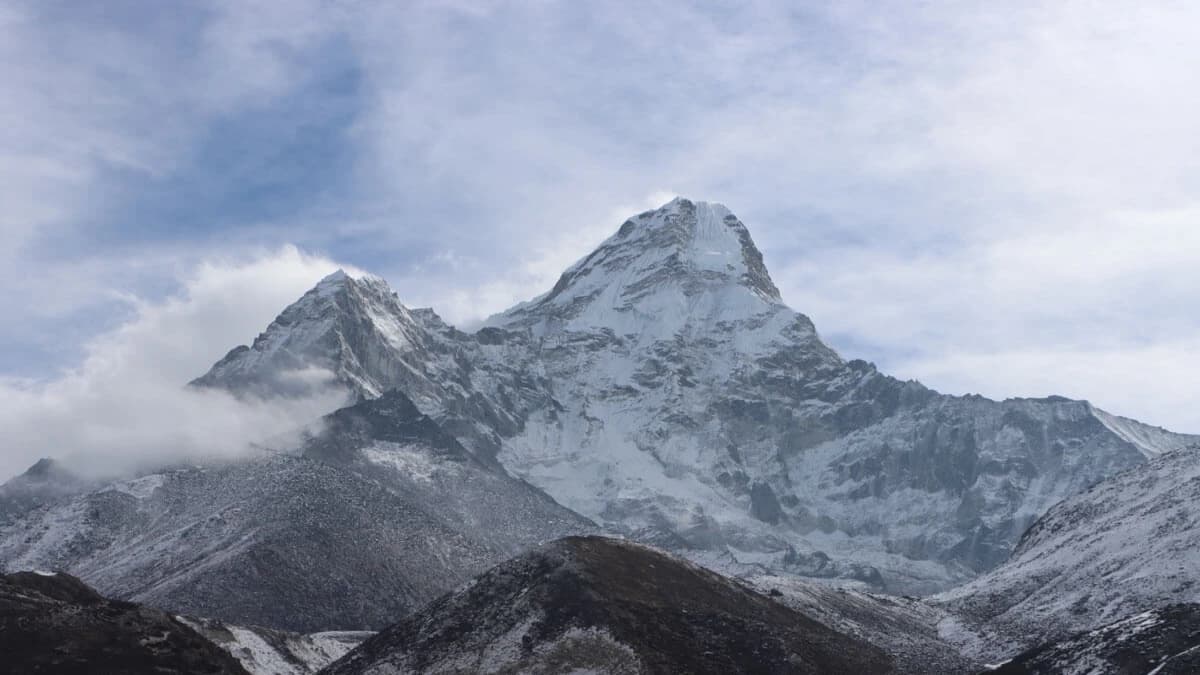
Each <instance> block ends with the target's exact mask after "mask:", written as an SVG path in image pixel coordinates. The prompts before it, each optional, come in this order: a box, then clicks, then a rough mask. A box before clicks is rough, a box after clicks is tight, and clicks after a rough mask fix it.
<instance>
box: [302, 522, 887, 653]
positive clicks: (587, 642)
mask: <svg viewBox="0 0 1200 675" xmlns="http://www.w3.org/2000/svg"><path fill="white" fill-rule="evenodd" d="M892 669H893V664H892V662H891V660H890V659H889V657H888V656H887V655H886V654H884V653H883V652H882V651H881V650H879V649H877V648H875V647H872V646H870V645H869V644H866V643H864V642H860V641H858V640H856V639H854V638H850V637H847V636H845V635H842V634H839V633H837V632H835V631H833V630H830V629H829V628H826V627H825V626H823V625H821V624H819V623H817V622H815V621H813V620H812V619H809V618H808V617H806V616H804V615H802V614H800V613H797V612H795V611H793V610H791V609H788V608H787V607H785V606H783V605H782V604H779V603H776V602H774V601H772V600H771V599H769V598H768V597H766V596H764V595H760V594H759V593H756V592H754V591H752V590H750V589H749V588H747V587H745V586H742V585H740V584H738V583H735V582H733V581H731V580H729V579H726V578H724V577H721V576H719V575H716V574H714V573H712V572H709V571H707V570H704V569H701V568H699V567H695V566H693V565H690V564H688V563H686V562H684V561H682V560H680V559H678V558H674V557H671V556H669V555H666V554H663V553H660V552H658V551H655V550H653V549H650V548H646V547H644V546H640V545H635V544H632V543H628V542H622V541H617V540H612V539H604V538H599V537H587V538H582V537H580V538H568V539H564V540H560V541H556V542H553V543H551V544H548V545H544V546H541V547H539V548H536V549H534V550H532V551H530V552H529V553H526V554H525V555H522V556H519V557H517V558H515V559H513V560H510V561H508V562H506V563H504V564H502V565H499V566H497V567H495V568H493V569H492V570H489V571H488V572H487V573H485V574H483V575H481V576H480V577H478V578H477V579H475V580H474V581H473V582H472V583H471V584H469V585H467V586H465V587H463V588H461V589H459V590H457V591H455V592H454V593H451V594H448V595H446V596H445V597H443V598H441V599H439V600H437V601H436V602H434V603H431V604H430V605H429V606H427V607H425V608H424V609H422V610H421V611H420V612H418V613H416V614H414V615H412V616H410V617H407V618H405V619H403V620H401V621H400V622H399V623H397V624H395V625H393V626H391V627H390V628H388V629H386V630H384V631H383V632H382V633H380V634H379V635H377V636H375V637H374V638H371V639H370V640H368V641H366V642H365V643H363V644H362V645H361V646H360V647H358V648H357V649H355V650H354V651H352V652H350V653H349V654H347V655H346V656H345V657H343V658H342V659H340V660H339V661H337V662H335V663H334V664H333V665H331V666H330V667H329V668H328V669H326V670H325V671H324V672H326V673H330V674H331V675H352V674H353V675H358V674H365V673H372V674H376V675H383V674H385V673H420V672H463V673H466V672H470V673H515V672H521V673H563V672H602V673H611V674H614V675H615V674H620V673H681V672H686V673H697V674H701V673H714V674H715V673H721V674H729V673H864V674H867V673H884V672H891V671H892Z"/></svg>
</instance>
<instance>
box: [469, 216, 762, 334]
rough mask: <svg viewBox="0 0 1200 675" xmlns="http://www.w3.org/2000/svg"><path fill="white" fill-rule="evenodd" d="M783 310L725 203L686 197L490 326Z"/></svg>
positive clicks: (641, 220) (634, 222)
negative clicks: (548, 320)
mask: <svg viewBox="0 0 1200 675" xmlns="http://www.w3.org/2000/svg"><path fill="white" fill-rule="evenodd" d="M780 306H782V302H781V299H780V295H779V289H778V288H777V287H776V286H775V283H774V282H773V281H772V280H771V275H770V273H769V272H768V271H767V268H766V265H765V264H764V263H763V256H762V253H761V252H760V251H759V250H758V247H757V246H755V244H754V239H753V238H752V237H751V236H750V231H749V230H748V229H747V228H746V226H745V225H744V224H743V223H742V222H741V221H740V220H738V218H737V216H735V215H733V213H731V212H730V211H729V209H727V208H726V207H725V206H724V205H722V204H717V203H711V202H694V201H691V200H688V199H684V198H682V197H677V198H676V199H674V200H672V201H670V202H668V203H667V204H665V205H663V206H661V207H660V208H658V209H654V210H651V211H646V212H644V213H641V214H639V215H637V216H634V217H633V218H630V219H629V220H626V221H625V222H624V223H623V224H622V225H621V227H620V228H619V229H618V230H617V232H616V234H614V235H613V236H611V237H609V238H608V239H607V240H606V241H605V242H604V243H603V244H601V245H600V246H599V247H598V248H597V249H596V250H594V251H593V252H592V253H590V254H589V255H588V256H586V257H585V258H583V259H582V260H580V261H579V262H577V263H576V264H575V265H573V266H571V267H570V268H568V269H567V271H566V272H564V273H563V274H562V276H561V277H560V278H559V280H558V283H557V284H555V286H554V288H553V289H551V291H550V292H549V293H546V294H545V295H542V296H540V297H538V298H535V299H534V300H532V301H530V302H527V303H523V304H521V305H518V306H517V307H514V308H513V309H511V310H509V311H508V312H505V313H503V314H501V315H499V316H497V317H494V318H493V319H492V321H491V322H490V323H492V324H494V325H497V324H498V325H511V324H513V323H517V324H522V323H533V322H536V321H538V320H542V319H546V318H550V319H551V320H559V321H567V322H572V323H574V322H576V320H579V319H584V320H585V321H586V320H588V319H591V320H590V321H587V323H592V324H597V325H601V324H604V323H609V324H611V323H612V319H613V318H614V312H615V313H616V314H617V315H620V314H625V315H631V314H632V315H635V316H636V315H638V314H642V315H647V316H653V317H655V318H656V319H657V320H662V319H663V317H664V316H667V317H669V316H670V315H671V314H672V313H678V311H679V310H680V308H687V310H688V312H689V314H690V315H691V316H693V317H696V318H701V316H703V317H704V318H714V317H715V315H721V316H722V317H727V316H728V315H729V314H730V312H732V313H733V314H738V315H747V314H757V313H760V312H762V311H767V310H769V309H771V308H774V307H780ZM618 323H619V321H618Z"/></svg>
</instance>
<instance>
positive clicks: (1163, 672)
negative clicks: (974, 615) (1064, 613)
mask: <svg viewBox="0 0 1200 675" xmlns="http://www.w3.org/2000/svg"><path fill="white" fill-rule="evenodd" d="M992 672H993V673H995V674H996V675H1123V674H1124V673H1150V674H1151V675H1191V674H1192V673H1197V672H1200V605H1196V604H1178V605H1169V606H1167V607H1163V608H1161V609H1155V610H1151V611H1148V612H1141V613H1139V614H1136V615H1134V616H1131V617H1128V618H1126V619H1122V620H1121V621H1117V622H1115V623H1111V624H1109V625H1107V626H1103V627H1101V628H1097V629H1095V630H1091V631H1087V632H1084V633H1080V634H1078V635H1075V636H1072V637H1070V638H1067V639H1065V640H1062V641H1059V642H1054V643H1050V644H1046V645H1042V646H1039V647H1035V648H1033V649H1030V650H1029V651H1026V652H1023V653H1022V654H1020V655H1018V656H1017V657H1015V658H1013V659H1012V660H1010V661H1008V662H1006V663H1004V664H1001V665H999V666H997V667H995V668H994V669H993V670H992Z"/></svg>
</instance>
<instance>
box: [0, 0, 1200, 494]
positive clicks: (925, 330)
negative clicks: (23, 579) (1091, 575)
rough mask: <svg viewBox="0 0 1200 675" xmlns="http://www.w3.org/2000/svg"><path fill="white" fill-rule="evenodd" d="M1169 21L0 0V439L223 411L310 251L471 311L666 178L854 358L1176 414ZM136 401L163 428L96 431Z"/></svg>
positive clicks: (1186, 301) (1024, 392) (1180, 408)
mask: <svg viewBox="0 0 1200 675" xmlns="http://www.w3.org/2000/svg"><path fill="white" fill-rule="evenodd" d="M1196 25H1200V5H1196V4H1195V3H1187V2H1179V3H1174V2H1145V3H1137V4H1136V5H1131V4H1130V3H1118V2H1111V3H1107V2H1073V1H1071V0H1058V1H1055V2H1045V3H1039V2H1022V1H1020V0H1014V1H1013V2H1006V3H987V2H978V3H973V2H953V3H950V2H944V3H943V2H921V3H914V2H907V1H906V2H894V3H893V2H856V1H854V0H839V1H837V2H828V3H827V2H798V3H797V2H787V3H783V2H705V3H682V2H665V1H654V0H650V1H645V0H643V1H640V2H629V3H624V2H615V1H614V2H604V3H579V2H571V1H554V0H530V1H527V2H515V3H504V2H474V1H471V0H446V1H442V2H422V1H420V0H413V1H411V2H403V3H376V2H365V1H363V2H358V1H351V0H342V1H337V0H311V1H309V0H294V1H293V0H271V1H269V2H255V1H253V0H231V1H228V2H224V1H222V0H208V1H206V2H196V3H192V2H187V1H186V0H180V1H178V2H171V3H160V2H150V1H148V0H142V1H131V0H112V1H110V2H104V3H84V2H67V1H56V0H36V1H30V2H26V1H24V0H0V122H2V123H0V204H3V208H2V209H0V240H2V242H3V243H0V312H3V315H4V316H5V321H4V327H3V329H0V403H2V404H3V408H4V412H0V444H3V445H5V446H6V447H5V448H4V449H3V450H2V451H0V454H5V453H6V454H5V456H6V457H7V458H8V459H7V460H0V474H7V473H10V472H11V471H12V470H14V467H15V466H16V465H18V464H20V463H21V462H25V461H26V460H27V459H29V458H30V457H34V458H36V456H38V455H40V454H42V453H48V452H52V451H54V450H56V449H61V448H62V447H65V446H72V445H80V444H89V443H97V442H102V443H107V444H109V445H112V446H114V447H116V446H120V445H122V444H129V445H131V446H138V447H141V446H143V445H144V446H146V447H147V452H150V451H151V450H150V449H149V448H151V447H152V446H153V445H154V444H155V443H161V442H162V440H163V439H167V440H168V441H169V442H171V443H178V444H180V445H183V446H187V447H191V446H193V445H197V444H199V445H204V444H205V443H211V442H216V441H211V442H210V441H204V440H202V438H201V437H202V436H203V433H202V430H201V429H192V430H189V429H188V428H187V427H188V425H187V424H186V423H185V421H182V420H177V419H176V418H177V416H180V415H184V411H186V410H187V409H188V407H189V406H192V405H197V404H195V403H194V402H192V401H191V400H190V399H187V398H186V397H184V398H182V399H179V398H178V397H177V396H176V393H174V392H176V391H177V388H178V385H180V384H182V383H183V382H186V381H187V380H189V379H191V377H194V376H196V375H199V374H201V373H202V372H204V370H206V369H207V367H208V366H209V365H210V364H211V363H212V362H213V361H215V360H216V359H217V358H219V357H220V356H221V355H223V354H224V353H225V352H226V351H227V350H228V349H229V348H230V347H232V346H234V345H236V344H241V343H246V342H249V341H250V340H252V339H253V337H254V335H255V334H256V333H257V332H258V331H260V330H261V329H262V328H263V327H265V326H266V324H267V323H269V321H270V320H271V319H272V318H273V317H274V315H275V314H276V313H278V311H279V310H280V309H282V308H283V307H284V306H285V305H286V304H288V303H289V302H290V301H292V300H293V299H295V298H296V297H298V296H299V295H300V294H302V293H303V292H304V290H306V289H307V288H308V287H310V286H311V285H312V284H314V283H315V282H316V281H317V280H318V279H319V278H320V277H321V276H323V275H324V274H326V273H328V272H329V271H331V270H333V269H336V268H337V267H338V266H348V267H354V268H357V269H362V270H369V271H370V272H373V273H375V274H377V275H380V276H382V277H384V278H386V279H387V280H388V281H389V282H390V283H391V285H392V286H393V288H395V289H396V290H397V292H398V293H399V294H400V297H401V299H402V300H403V301H404V302H405V303H406V304H408V305H409V306H432V307H434V308H435V309H437V311H438V312H439V313H440V314H442V315H443V316H444V317H445V318H447V319H448V320H450V321H452V322H454V323H456V324H458V325H460V326H468V327H469V326H470V325H471V324H472V323H473V322H477V321H478V320H480V319H481V318H483V317H486V316H487V315H489V314H491V313H493V312H496V311H499V310H502V309H504V308H506V307H507V306H509V305H511V304H514V303H515V302H518V301H520V300H523V299H527V298H529V297H531V296H534V295H536V294H538V293H540V292H543V291H544V290H546V289H547V288H549V287H550V286H551V285H552V284H553V283H554V280H555V278H556V277H557V276H558V274H559V273H560V272H561V271H562V270H563V269H564V268H565V267H567V266H568V265H569V264H570V263H572V262H573V261H574V260H576V259H578V258H580V257H582V256H583V255H585V254H586V253H588V252H589V251H590V250H591V249H592V248H593V247H594V246H596V245H597V244H598V243H599V242H600V241H602V240H603V239H604V238H605V237H606V236H608V235H609V234H611V233H612V232H613V231H615V230H616V229H617V227H618V226H619V225H620V224H621V222H622V221H623V220H624V219H625V218H626V217H628V216H630V215H632V214H634V213H637V212H639V211H642V210H645V209H647V208H650V207H653V206H657V205H659V204H661V203H663V202H666V201H668V200H669V199H670V198H671V197H672V196H674V195H683V196H685V197H688V198H691V199H696V200H707V201H717V202H721V203H724V204H726V205H727V206H728V207H729V208H730V209H731V210H732V211H733V212H734V213H736V214H737V215H738V216H739V217H740V218H741V220H742V221H743V222H745V223H746V224H747V225H748V227H749V228H750V229H751V231H752V233H753V235H754V237H755V240H756V241H757V243H758V245H759V248H761V249H762V251H763V253H764V256H765V258H766V262H767V264H768V267H769V268H770V270H771V272H772V275H773V276H774V278H775V281H776V283H777V285H778V286H779V287H780V289H781V291H782V294H783V296H784V299H785V301H787V302H788V304H790V305H791V306H792V307H794V308H795V309H797V310H798V311H801V312H803V313H805V314H807V315H809V316H810V317H812V319H813V320H814V322H815V323H816V325H817V327H818V330H819V331H820V332H821V334H822V336H823V337H824V338H825V339H826V341H828V342H829V343H830V344H832V345H833V346H834V347H836V348H837V349H838V350H839V351H840V352H841V353H842V354H843V355H844V356H846V357H847V358H864V359H867V360H870V361H873V362H875V363H876V364H877V365H878V366H879V367H880V368H881V369H882V370H884V371H885V372H889V373H891V374H894V375H897V376H899V377H904V378H914V379H919V380H921V381H922V382H924V383H925V384H927V385H929V386H932V387H934V388H936V389H938V390H940V391H944V392H947V393H956V394H959V393H982V394H984V395H986V396H990V397H993V398H1005V397H1009V396H1043V395H1047V394H1062V395H1067V396H1071V397H1076V398H1085V399H1088V400H1091V401H1093V402H1094V403H1095V404H1096V405H1098V406H1100V407H1103V408H1105V409H1107V410H1109V411H1111V412H1115V413H1118V414H1123V415H1127V416H1131V417H1135V418H1138V419H1141V420H1143V421H1146V422H1150V423H1153V424H1158V425H1163V426H1166V427H1168V428H1171V429H1174V430H1178V431H1191V432H1200V406H1197V405H1196V396H1195V393H1196V386H1195V373H1196V372H1197V365H1198V363H1197V361H1198V358H1200V313H1197V312H1196V311H1194V310H1195V308H1196V307H1197V306H1198V305H1200V147H1198V146H1200V134H1198V133H1196V127H1197V123H1196V120H1197V119H1200V88H1197V87H1196V86H1195V73H1196V72H1198V71H1200V43H1197V42H1196V41H1195V40H1194V35H1193V33H1194V27H1195V26H1196ZM151 357H152V358H153V359H154V360H155V363H154V366H153V367H147V365H146V363H144V362H145V361H147V360H148V359H150V358H151ZM139 361H142V363H138V362H139ZM146 401H155V402H157V403H160V404H161V408H162V410H161V411H160V414H159V415H158V417H159V418H161V419H163V420H170V421H171V422H170V424H167V425H166V426H168V427H170V428H169V429H167V430H160V429H150V430H147V431H146V432H145V434H146V436H147V437H146V438H132V439H131V438H127V437H125V436H123V435H122V434H123V433H124V432H122V431H121V430H122V429H124V428H126V427H128V426H129V424H127V423H124V422H115V421H114V420H133V419H135V418H137V417H138V416H139V409H138V406H139V405H144V404H145V402H146ZM311 403H312V405H314V406H315V405H318V404H319V403H320V402H311ZM210 404H211V405H214V406H217V409H219V410H225V409H224V408H221V407H220V406H225V405H227V404H228V402H227V401H226V402H217V403H213V402H211V401H210V402H208V403H205V404H202V405H210ZM308 412H309V410H308V409H307V408H304V407H303V406H301V407H300V408H298V409H296V410H274V409H266V408H264V409H261V410H257V411H255V412H254V413H253V414H250V416H249V417H246V418H245V419H243V418H240V417H239V418H237V419H236V420H235V421H234V422H231V423H230V424H229V425H228V426H230V427H232V428H234V429H243V430H245V433H244V434H241V435H239V436H238V437H239V438H241V437H242V436H247V435H248V436H252V435H254V434H252V433H251V431H250V430H253V429H261V430H263V433H265V431H267V430H269V431H271V432H275V431H277V430H278V429H280V428H283V427H285V426H286V425H287V424H288V423H289V422H291V421H293V419H296V418H299V417H302V416H303V415H305V414H308ZM221 414H230V415H232V414H233V413H229V412H228V411H226V412H223V413H221ZM58 426H72V427H73V428H74V429H75V432H73V435H72V434H65V435H60V434H45V433H42V430H44V429H46V428H48V427H58ZM168 432H171V433H168ZM174 432H178V434H176V435H172V433H174ZM239 433H240V432H239ZM97 439H100V440H97ZM219 440H220V442H222V443H227V442H228V441H229V439H225V438H222V439H219ZM4 461H7V462H8V464H5V463H4Z"/></svg>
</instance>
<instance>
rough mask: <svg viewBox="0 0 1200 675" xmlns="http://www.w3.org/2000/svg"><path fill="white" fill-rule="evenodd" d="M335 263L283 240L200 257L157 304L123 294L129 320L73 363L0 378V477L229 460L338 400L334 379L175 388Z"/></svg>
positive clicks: (317, 376)
mask: <svg viewBox="0 0 1200 675" xmlns="http://www.w3.org/2000/svg"><path fill="white" fill-rule="evenodd" d="M336 267H337V266H336V265H334V264H333V263H331V262H330V261H328V260H326V259H324V258H319V257H313V256H309V255H305V254H303V253H301V252H300V251H298V250H296V249H295V248H290V247H289V248H283V249H281V250H278V251H276V252H274V253H270V254H266V255H262V256H259V257H256V258H253V259H249V260H216V261H208V262H206V263H203V264H201V265H199V266H197V267H196V268H195V269H193V270H192V271H191V272H190V273H189V274H188V275H187V276H186V277H185V278H183V279H181V280H180V282H181V287H182V290H181V291H180V292H178V293H177V294H175V295H172V296H170V297H168V298H167V299H166V300H164V301H161V302H143V301H140V300H138V299H137V298H130V300H131V301H132V302H134V303H135V305H136V306H135V309H134V311H133V315H132V318H131V319H130V320H129V321H128V322H126V323H124V324H122V325H120V326H119V327H117V328H115V329H114V330H112V331H110V332H107V333H104V334H102V335H100V336H98V337H96V338H95V339H93V340H92V341H91V342H90V343H89V345H88V347H87V356H86V358H85V359H84V361H83V363H82V365H81V366H79V367H78V368H77V369H74V370H71V371H68V372H65V373H63V374H62V375H60V376H59V377H57V378H55V379H52V380H50V381H47V382H41V383H33V382H29V381H17V380H9V381H3V382H0V447H2V448H4V452H3V454H0V476H9V475H12V474H14V473H17V472H19V471H21V470H23V469H25V468H27V467H28V466H29V465H31V464H32V463H33V462H34V461H36V460H37V459H39V458H41V457H56V458H59V459H67V460H70V466H71V467H72V468H75V469H77V470H84V471H88V472H94V473H97V474H105V473H112V472H116V471H121V470H125V469H129V468H136V467H137V466H139V465H142V464H149V463H154V464H157V465H161V464H163V463H169V462H171V461H176V460H180V461H182V460H185V459H190V460H205V459H210V458H214V457H217V458H220V457H230V456H234V455H237V454H241V453H244V452H246V451H248V449H249V446H250V444H252V443H258V442H263V441H267V440H270V439H272V438H273V437H276V436H278V435H280V434H285V433H287V432H291V431H294V430H296V428H297V427H299V426H300V425H303V424H306V423H309V422H311V421H313V420H314V419H316V418H317V417H319V416H320V415H322V414H324V413H326V412H328V411H330V410H332V409H334V408H336V407H337V406H338V404H339V403H341V402H342V401H344V400H345V392H343V391H341V390H339V389H337V388H336V387H333V386H329V387H325V388H323V389H322V388H318V391H319V394H317V395H314V396H313V397H311V398H307V399H295V400H271V401H261V400H253V399H250V400H238V399H235V398H234V397H232V396H231V395H229V394H226V393H224V392H221V391H213V390H200V389H193V388H189V387H185V386H184V384H185V383H186V382H188V381H189V380H191V379H192V378H194V377H196V376H198V375H200V374H203V373H204V371H206V370H207V369H208V367H209V366H210V365H211V364H212V363H213V362H214V361H215V360H217V359H218V358H220V356H222V353H221V351H222V350H224V349H227V348H228V347H230V346H233V345H235V344H240V343H244V342H247V341H248V339H249V338H251V337H252V336H253V335H255V334H256V333H257V332H258V331H260V330H261V329H262V327H264V326H265V325H266V324H267V323H269V322H270V320H271V319H272V318H274V316H275V314H277V313H278V312H279V310H280V309H281V308H283V307H284V306H286V305H287V304H289V303H291V302H293V301H294V300H295V299H296V298H297V297H299V296H300V295H302V294H303V293H304V292H305V291H306V290H308V288H310V287H311V286H312V285H314V284H315V283H316V281H318V280H319V279H320V278H321V277H323V276H324V275H325V274H328V273H329V272H331V271H333V270H334V269H336ZM296 376H297V377H300V378H304V379H306V380H308V381H310V382H312V381H321V380H322V379H324V380H325V381H328V379H329V378H330V377H331V375H330V374H329V373H314V372H307V371H306V372H301V373H297V374H296Z"/></svg>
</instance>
